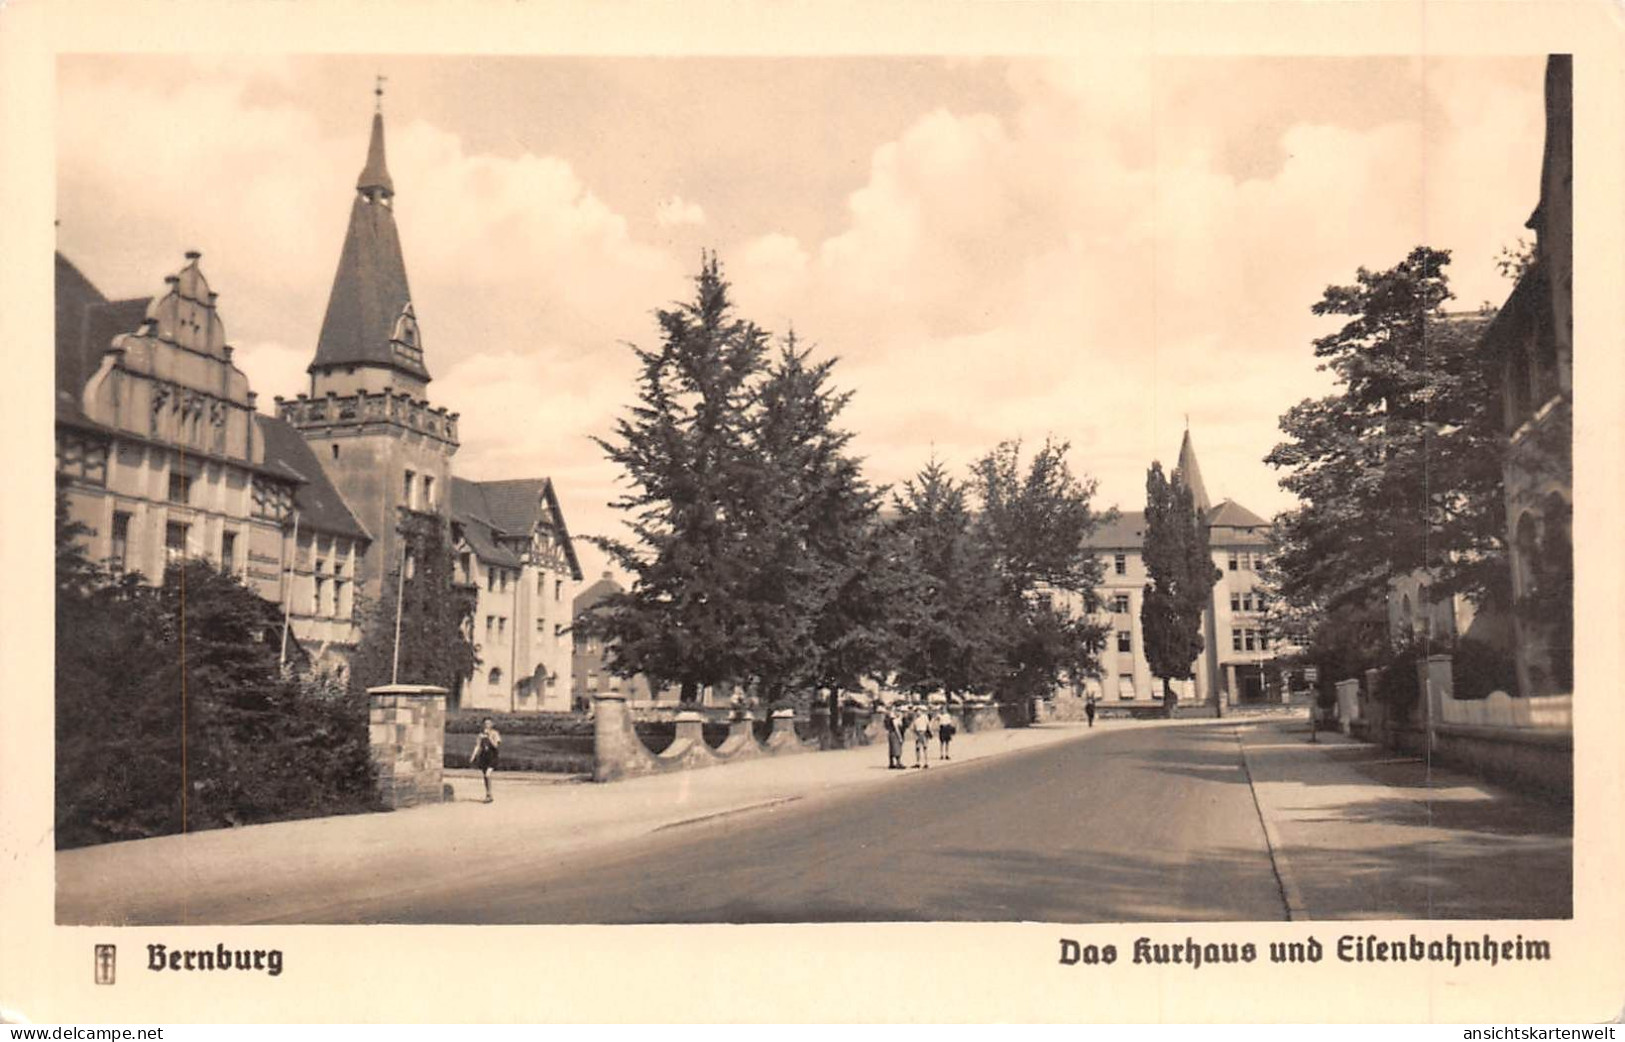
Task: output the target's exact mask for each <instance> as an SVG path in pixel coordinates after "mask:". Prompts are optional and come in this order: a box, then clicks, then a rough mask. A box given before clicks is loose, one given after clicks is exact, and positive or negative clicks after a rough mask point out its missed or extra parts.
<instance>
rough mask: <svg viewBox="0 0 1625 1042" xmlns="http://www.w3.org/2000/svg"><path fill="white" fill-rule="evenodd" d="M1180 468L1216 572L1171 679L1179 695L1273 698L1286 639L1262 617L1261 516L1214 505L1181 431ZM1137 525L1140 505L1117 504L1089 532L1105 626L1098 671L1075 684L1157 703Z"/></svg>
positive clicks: (1117, 699) (1264, 540) (1131, 701)
mask: <svg viewBox="0 0 1625 1042" xmlns="http://www.w3.org/2000/svg"><path fill="white" fill-rule="evenodd" d="M1179 470H1180V472H1181V473H1182V474H1183V475H1184V477H1185V482H1186V484H1187V485H1188V486H1189V487H1190V489H1191V495H1192V498H1193V500H1194V502H1195V507H1196V511H1197V514H1198V515H1199V516H1200V517H1202V518H1203V521H1204V524H1205V525H1206V527H1207V532H1208V540H1209V544H1210V547H1211V550H1212V553H1213V564H1214V566H1215V567H1216V568H1218V569H1219V573H1220V576H1219V579H1218V581H1217V582H1216V583H1215V584H1214V586H1213V595H1212V602H1211V603H1210V604H1209V606H1208V609H1207V611H1206V612H1204V614H1203V621H1202V631H1203V651H1202V654H1201V655H1200V656H1198V658H1197V660H1196V663H1195V666H1194V669H1193V672H1194V674H1195V675H1194V677H1193V678H1192V679H1190V680H1183V681H1174V682H1173V683H1172V685H1171V686H1172V688H1173V690H1174V691H1175V693H1176V694H1177V695H1178V698H1179V701H1180V702H1183V703H1191V702H1196V703H1208V702H1212V701H1213V699H1214V695H1215V692H1218V694H1219V696H1220V697H1222V699H1223V700H1224V702H1225V703H1226V704H1229V705H1238V704H1242V703H1257V702H1265V701H1271V700H1278V699H1279V698H1280V697H1281V692H1282V690H1283V684H1282V682H1281V678H1280V677H1279V676H1278V675H1277V674H1276V671H1275V670H1273V669H1272V665H1273V663H1274V660H1275V658H1276V657H1277V656H1278V655H1280V654H1281V653H1282V652H1283V651H1284V650H1286V649H1283V648H1281V647H1280V646H1279V645H1278V644H1276V643H1275V638H1274V636H1273V635H1272V634H1271V633H1270V631H1269V629H1268V627H1267V626H1266V625H1265V612H1266V610H1267V608H1268V602H1267V594H1266V592H1265V590H1264V583H1263V579H1262V575H1261V573H1262V570H1263V567H1264V561H1265V551H1266V550H1267V549H1268V547H1269V522H1267V521H1265V520H1264V519H1263V518H1261V517H1259V516H1258V515H1257V514H1254V513H1253V512H1252V511H1250V510H1248V509H1247V508H1246V507H1244V506H1242V505H1241V504H1239V503H1235V502H1233V501H1231V500H1229V499H1226V500H1223V501H1222V502H1220V503H1219V504H1218V505H1214V504H1212V503H1211V502H1210V501H1209V500H1208V495H1207V489H1206V487H1205V485H1204V484H1203V481H1202V470H1201V467H1200V465H1199V464H1198V463H1197V459H1196V450H1195V448H1194V447H1193V446H1192V444H1191V436H1190V432H1189V431H1186V432H1185V438H1184V441H1183V442H1182V443H1181V445H1180V448H1179ZM1145 527H1146V523H1145V512H1144V511H1138V510H1136V511H1121V512H1120V513H1119V514H1118V516H1117V518H1116V520H1114V521H1113V522H1111V523H1110V524H1106V525H1103V526H1102V527H1101V528H1100V529H1098V530H1097V531H1096V532H1095V533H1094V535H1092V536H1091V537H1090V538H1089V540H1088V544H1087V545H1088V546H1089V547H1090V548H1091V549H1093V550H1094V551H1095V552H1096V553H1097V554H1099V556H1100V560H1101V564H1102V565H1103V569H1104V573H1105V578H1104V580H1103V581H1102V583H1101V587H1100V590H1099V594H1100V598H1101V601H1102V604H1103V609H1102V611H1101V613H1100V615H1099V616H1098V621H1100V622H1102V623H1104V624H1106V625H1107V626H1108V627H1109V633H1108V634H1107V637H1106V646H1105V648H1104V649H1103V650H1102V652H1101V655H1100V675H1099V676H1098V677H1097V678H1095V679H1092V680H1088V681H1085V683H1084V685H1083V687H1084V690H1085V693H1087V694H1088V695H1090V696H1092V697H1094V698H1097V699H1099V700H1102V701H1104V702H1110V703H1119V704H1123V705H1129V706H1134V705H1139V706H1146V707H1149V706H1153V705H1159V704H1160V703H1161V701H1162V681H1161V680H1160V679H1158V678H1157V677H1154V676H1153V675H1152V673H1151V666H1150V663H1149V662H1148V661H1147V659H1146V655H1145V644H1144V634H1143V632H1142V627H1141V625H1140V604H1141V601H1142V600H1143V598H1144V595H1145V587H1146V583H1147V582H1149V581H1150V577H1149V575H1148V574H1147V573H1146V568H1145V557H1144V549H1145Z"/></svg>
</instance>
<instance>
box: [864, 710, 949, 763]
mask: <svg viewBox="0 0 1625 1042" xmlns="http://www.w3.org/2000/svg"><path fill="white" fill-rule="evenodd" d="M882 720H883V722H884V725H885V728H886V751H887V753H888V755H889V757H890V762H889V763H888V764H886V767H887V769H889V770H894V771H900V770H903V769H904V768H905V766H906V765H905V764H904V763H903V739H904V737H905V736H907V735H913V736H914V766H915V767H919V768H921V769H924V768H927V767H930V766H931V763H930V760H931V739H932V738H933V737H934V738H936V739H937V741H938V742H939V743H940V748H939V749H938V752H937V757H938V759H942V760H951V759H953V756H952V755H950V754H949V747H950V744H951V743H952V742H953V740H954V734H955V733H956V732H957V731H958V729H959V728H958V725H956V724H955V723H954V718H953V717H951V716H949V715H948V714H947V713H946V712H945V711H943V710H940V709H934V708H927V707H926V706H923V705H907V706H903V705H892V706H888V707H886V708H885V709H884V710H883V711H882Z"/></svg>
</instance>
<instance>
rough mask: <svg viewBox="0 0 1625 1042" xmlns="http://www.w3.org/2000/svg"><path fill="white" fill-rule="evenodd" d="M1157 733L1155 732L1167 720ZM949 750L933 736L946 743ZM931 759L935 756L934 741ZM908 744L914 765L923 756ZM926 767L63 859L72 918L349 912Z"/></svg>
mask: <svg viewBox="0 0 1625 1042" xmlns="http://www.w3.org/2000/svg"><path fill="white" fill-rule="evenodd" d="M1134 726H1146V725H1144V724H1140V725H1136V724H1132V723H1114V724H1112V725H1110V726H1102V727H1097V728H1095V729H1094V730H1093V731H1090V730H1088V729H1087V728H1086V727H1085V725H1083V724H1072V723H1050V724H1043V725H1039V726H1036V727H1030V728H1022V729H1016V730H1002V731H984V732H979V733H975V734H963V735H960V736H959V737H956V738H955V739H954V743H953V757H954V758H953V759H952V760H951V761H947V762H943V761H939V760H936V759H933V760H932V761H931V770H930V773H931V774H935V773H936V772H937V771H939V770H956V769H958V768H960V767H962V766H963V765H965V764H967V763H974V762H975V761H976V760H979V759H983V758H986V757H989V756H998V755H1003V754H1006V753H1013V752H1018V751H1020V750H1025V749H1033V748H1036V747H1039V746H1043V745H1049V744H1052V743H1054V742H1058V741H1065V740H1067V739H1081V738H1084V737H1086V736H1089V735H1092V734H1100V733H1103V732H1106V731H1112V730H1123V729H1125V728H1128V727H1134ZM1152 726H1155V725H1154V724H1153V725H1152ZM933 745H935V743H933ZM933 756H935V750H934V749H933ZM912 759H913V750H912V749H910V750H908V755H907V757H906V758H905V760H906V762H912ZM923 776H927V772H926V771H920V770H908V771H889V770H887V769H886V747H885V745H884V744H881V745H871V746H868V747H865V748H861V749H850V750H843V751H839V752H823V753H807V754H802V755H795V756H783V757H765V758H762V759H759V760H749V761H745V762H742V763H735V764H724V765H720V766H716V767H710V768H706V769H703V770H697V771H684V772H679V773H674V774H663V775H655V776H651V777H644V778H635V779H631V780H628V781H621V782H613V783H609V784H593V783H587V782H583V783H575V784H559V783H557V780H556V779H554V778H550V777H549V776H544V775H532V776H529V777H528V778H525V779H516V780H512V781H510V780H507V779H505V778H504V777H503V775H502V774H501V773H500V772H499V773H498V774H497V776H496V779H495V793H496V802H495V803H492V804H489V805H487V804H485V803H483V802H481V800H482V799H483V796H484V789H483V786H482V784H481V783H480V781H479V780H478V779H477V778H474V777H467V778H464V777H455V778H453V779H451V780H452V783H453V785H454V786H455V787H456V793H457V798H456V800H455V801H454V802H451V803H443V804H436V805H431V806H426V807H418V808H414V809H411V810H404V811H396V812H394V813H379V814H358V815H349V816H342V817H328V818H313V819H309V820H305V821H287V822H277V823H274V824H267V825H253V826H249V827H246V828H240V829H215V830H210V831H206V832H195V833H191V834H188V835H184V836H163V837H160V838H157V839H148V840H136V841H133V842H127V843H109V844H105V845H102V846H98V847H87V848H84V849H80V850H69V851H63V852H61V853H59V854H57V857H56V878H57V921H58V922H59V923H64V924H89V923H98V924H99V923H113V924H144V923H145V924H151V923H165V924H168V923H181V924H218V923H250V922H269V921H280V922H301V921H311V920H318V919H320V920H330V919H333V918H334V917H340V918H342V917H343V915H344V912H343V911H342V910H343V909H346V908H349V907H353V906H354V905H355V904H356V902H357V899H358V897H373V898H376V897H381V896H386V895H387V896H389V897H392V898H397V899H398V898H403V897H404V898H410V897H411V896H412V895H414V894H418V893H432V892H433V891H434V890H435V889H436V887H437V886H439V885H443V884H444V883H446V882H450V881H454V880H466V879H468V878H469V877H470V876H471V875H472V876H478V877H488V876H498V875H501V874H502V873H503V872H505V871H509V870H513V869H522V868H524V867H525V866H527V865H531V864H534V863H535V861H536V860H537V859H544V858H545V859H557V858H560V857H562V856H565V855H568V854H572V853H577V852H580V851H583V850H587V849H589V848H597V847H602V846H607V845H609V844H613V843H617V842H621V841H624V840H629V839H633V838H635V837H637V836H641V835H646V834H648V833H650V832H654V831H657V830H659V829H663V828H672V827H677V826H682V825H686V824H689V823H692V822H698V821H704V820H712V819H715V818H718V817H721V816H729V815H735V814H741V813H746V812H759V813H770V812H771V811H772V809H773V808H775V807H779V806H783V805H784V804H787V803H790V802H793V801H799V800H805V799H817V798H822V797H825V796H827V795H830V794H833V793H836V792H841V791H845V790H852V789H856V788H858V787H862V786H877V787H878V786H883V785H906V784H909V780H910V779H911V778H915V777H923Z"/></svg>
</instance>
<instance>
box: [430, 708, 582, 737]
mask: <svg viewBox="0 0 1625 1042" xmlns="http://www.w3.org/2000/svg"><path fill="white" fill-rule="evenodd" d="M487 717H489V718H490V719H491V723H492V724H493V725H494V726H495V727H496V729H497V730H498V731H500V732H501V733H502V737H503V738H507V737H508V736H509V735H511V734H512V735H519V734H527V735H538V736H544V737H554V736H558V737H564V736H573V737H586V738H591V737H592V733H593V722H592V720H591V719H589V718H588V717H585V716H578V715H576V714H575V713H492V712H481V711H479V710H475V709H458V710H454V711H453V712H450V713H447V714H446V733H447V734H448V735H450V734H479V733H480V728H481V727H483V726H484V721H485V719H486V718H487Z"/></svg>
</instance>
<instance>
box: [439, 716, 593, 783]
mask: <svg viewBox="0 0 1625 1042" xmlns="http://www.w3.org/2000/svg"><path fill="white" fill-rule="evenodd" d="M497 730H499V731H501V730H502V728H501V727H498V728H497ZM476 741H478V739H477V738H476V737H475V736H474V735H471V734H461V733H452V732H451V731H449V730H448V731H447V733H446V750H445V759H444V761H443V762H444V764H445V766H446V767H448V768H467V767H470V766H472V765H471V764H470V763H469V757H470V756H472V755H473V754H474V743H475V742H476ZM592 767H593V748H592V739H591V738H585V739H583V738H580V737H575V736H567V737H557V736H554V737H542V736H537V735H523V734H520V735H515V734H509V733H508V732H503V734H502V754H501V755H500V756H498V757H497V770H499V771H541V772H544V773H547V774H591V773H592Z"/></svg>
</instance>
